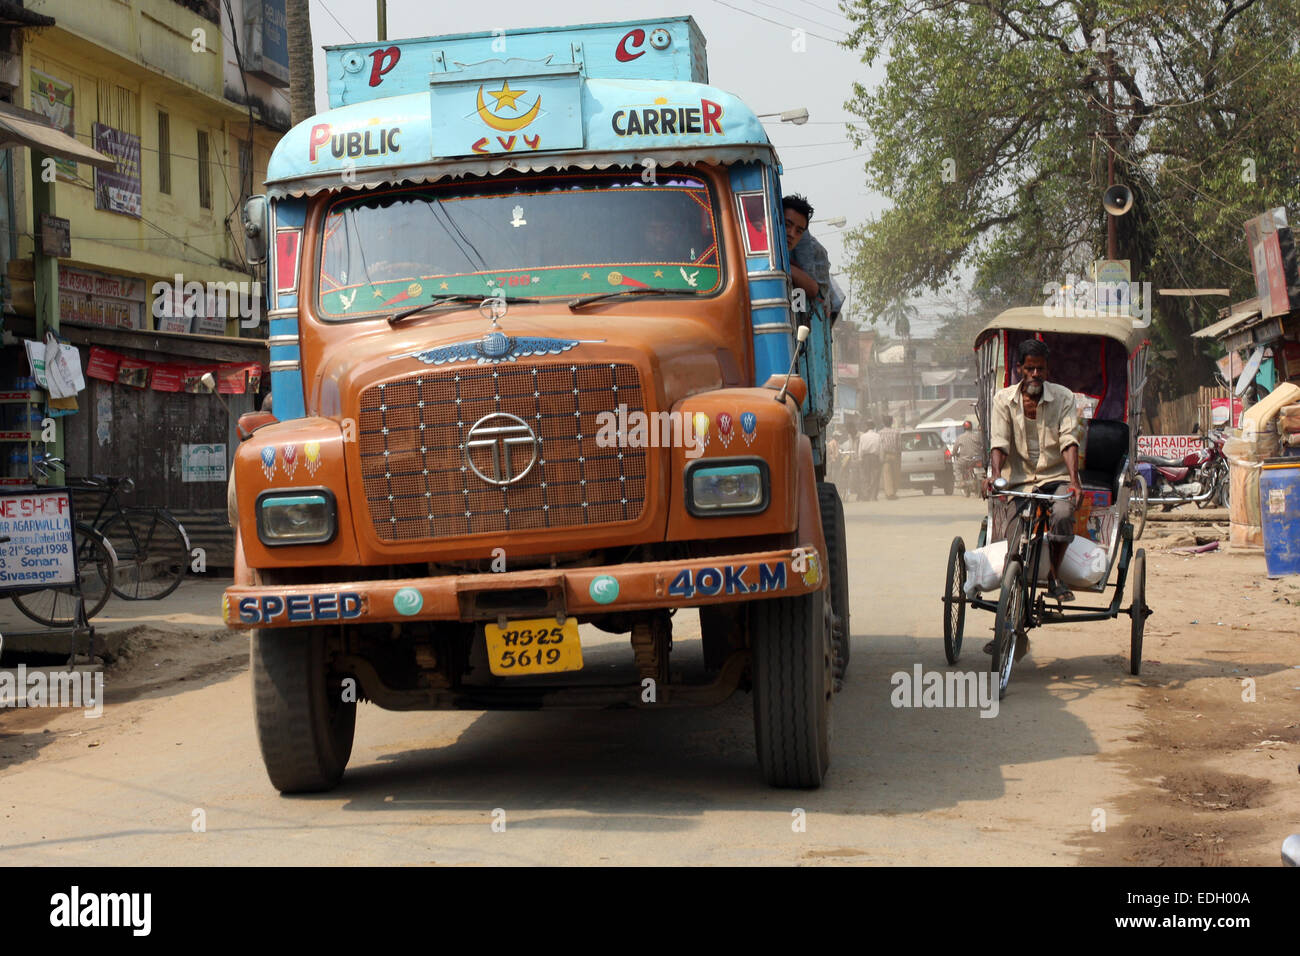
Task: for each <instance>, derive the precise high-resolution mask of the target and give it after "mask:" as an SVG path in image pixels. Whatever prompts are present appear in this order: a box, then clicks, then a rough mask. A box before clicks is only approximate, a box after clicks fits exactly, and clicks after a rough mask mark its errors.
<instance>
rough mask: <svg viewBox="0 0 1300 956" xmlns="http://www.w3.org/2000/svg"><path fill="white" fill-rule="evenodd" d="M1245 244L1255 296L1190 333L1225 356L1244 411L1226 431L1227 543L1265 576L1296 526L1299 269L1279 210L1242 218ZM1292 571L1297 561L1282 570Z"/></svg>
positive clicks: (1299, 489)
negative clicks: (1257, 563) (1263, 563)
mask: <svg viewBox="0 0 1300 956" xmlns="http://www.w3.org/2000/svg"><path fill="white" fill-rule="evenodd" d="M1246 242H1247V246H1248V249H1249V251H1250V258H1251V263H1252V266H1253V268H1254V272H1255V292H1256V295H1255V297H1253V298H1251V299H1247V300H1245V301H1243V302H1238V303H1234V304H1233V305H1232V306H1231V307H1230V308H1228V309H1225V310H1224V313H1225V314H1223V315H1222V316H1221V317H1220V319H1219V321H1218V322H1215V323H1214V324H1213V325H1210V326H1207V327H1206V328H1204V329H1201V330H1200V331H1198V332H1195V333H1193V335H1194V336H1195V337H1196V338H1202V339H1212V340H1214V341H1216V342H1219V343H1220V344H1221V345H1222V346H1223V347H1224V349H1225V350H1226V351H1227V353H1228V355H1227V362H1226V363H1225V364H1226V367H1227V369H1228V370H1229V386H1230V391H1231V392H1232V394H1233V395H1234V396H1236V397H1240V398H1241V399H1242V400H1243V403H1244V406H1245V411H1244V412H1242V413H1241V415H1240V419H1239V421H1238V420H1237V419H1236V418H1235V416H1234V419H1233V420H1232V421H1231V424H1232V425H1234V426H1238V425H1239V427H1235V428H1233V429H1231V430H1230V431H1229V436H1230V437H1229V439H1228V441H1227V442H1226V443H1225V445H1224V453H1225V455H1226V456H1227V457H1228V462H1229V504H1228V507H1229V518H1230V525H1229V541H1230V543H1231V544H1232V545H1233V546H1235V547H1262V548H1264V549H1265V551H1266V552H1267V553H1268V555H1269V557H1270V574H1272V573H1273V570H1274V567H1273V561H1272V557H1273V555H1274V554H1280V553H1282V552H1286V553H1288V554H1289V553H1292V552H1293V551H1294V550H1295V548H1296V546H1297V545H1296V540H1295V539H1296V538H1297V537H1300V521H1292V520H1290V518H1289V517H1288V516H1289V515H1293V514H1300V268H1298V265H1297V249H1296V242H1295V237H1294V235H1293V233H1292V230H1291V227H1290V226H1289V224H1288V221H1287V213H1286V210H1285V209H1282V208H1278V209H1271V210H1269V211H1268V212H1266V213H1263V214H1262V215H1260V216H1257V217H1255V218H1253V219H1250V220H1248V221H1247V222H1246ZM1235 359H1239V360H1240V361H1241V365H1240V366H1238V365H1237V364H1236V362H1235V361H1234V360H1235ZM1238 368H1239V369H1240V371H1239V373H1238ZM1266 472H1267V481H1265V483H1264V484H1265V485H1266V486H1267V490H1266V491H1265V490H1264V489H1263V488H1262V487H1261V479H1262V478H1263V476H1264V475H1265V473H1266ZM1266 527H1267V528H1268V529H1270V530H1269V531H1268V533H1266V532H1265V528H1266ZM1283 564H1287V565H1288V566H1289V564H1288V562H1287V561H1284V562H1283ZM1279 566H1280V565H1279ZM1297 572H1300V562H1298V563H1296V565H1295V571H1288V572H1285V573H1297Z"/></svg>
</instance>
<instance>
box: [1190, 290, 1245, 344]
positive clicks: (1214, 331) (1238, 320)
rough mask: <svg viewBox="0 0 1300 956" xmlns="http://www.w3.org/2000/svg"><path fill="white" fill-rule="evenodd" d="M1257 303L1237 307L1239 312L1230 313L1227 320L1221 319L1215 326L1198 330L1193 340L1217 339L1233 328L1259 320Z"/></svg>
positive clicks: (1194, 333) (1193, 335) (1193, 334)
mask: <svg viewBox="0 0 1300 956" xmlns="http://www.w3.org/2000/svg"><path fill="white" fill-rule="evenodd" d="M1257 303H1258V300H1257V299H1252V300H1251V301H1250V302H1243V303H1241V304H1240V305H1239V306H1238V307H1237V311H1235V312H1232V313H1230V314H1229V315H1228V317H1227V318H1226V319H1220V320H1219V321H1218V322H1215V323H1214V324H1213V325H1207V326H1206V327H1205V328H1203V329H1197V330H1196V331H1195V332H1193V333H1192V338H1194V339H1217V338H1219V337H1220V336H1221V335H1223V334H1224V333H1225V332H1227V331H1228V330H1229V329H1231V328H1232V327H1233V326H1237V325H1241V324H1242V323H1243V322H1249V321H1250V320H1251V319H1254V318H1257V317H1258V316H1259V308H1258V306H1257Z"/></svg>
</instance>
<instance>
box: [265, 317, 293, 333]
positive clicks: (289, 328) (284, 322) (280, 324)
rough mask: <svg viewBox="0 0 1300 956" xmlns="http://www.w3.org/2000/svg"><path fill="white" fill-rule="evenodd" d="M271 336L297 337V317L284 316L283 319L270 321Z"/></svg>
mask: <svg viewBox="0 0 1300 956" xmlns="http://www.w3.org/2000/svg"><path fill="white" fill-rule="evenodd" d="M270 334H271V335H297V334H298V317H297V316H296V315H294V316H286V317H285V318H272V319H271V332H270Z"/></svg>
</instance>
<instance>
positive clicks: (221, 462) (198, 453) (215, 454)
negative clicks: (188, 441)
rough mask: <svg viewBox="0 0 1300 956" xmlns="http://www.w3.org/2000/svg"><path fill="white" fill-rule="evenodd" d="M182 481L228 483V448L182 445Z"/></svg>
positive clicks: (216, 445)
mask: <svg viewBox="0 0 1300 956" xmlns="http://www.w3.org/2000/svg"><path fill="white" fill-rule="evenodd" d="M181 481H183V482H214V481H215V482H221V483H223V484H224V483H225V481H226V446H225V443H224V442H222V443H219V444H215V445H182V446H181Z"/></svg>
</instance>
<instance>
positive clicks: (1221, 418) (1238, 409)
mask: <svg viewBox="0 0 1300 956" xmlns="http://www.w3.org/2000/svg"><path fill="white" fill-rule="evenodd" d="M1242 411H1243V404H1242V401H1241V399H1240V398H1234V399H1233V400H1232V421H1231V422H1229V421H1228V400H1227V399H1226V398H1213V399H1210V423H1211V424H1212V425H1213V426H1214V427H1215V428H1238V427H1240V425H1241V413H1242Z"/></svg>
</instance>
